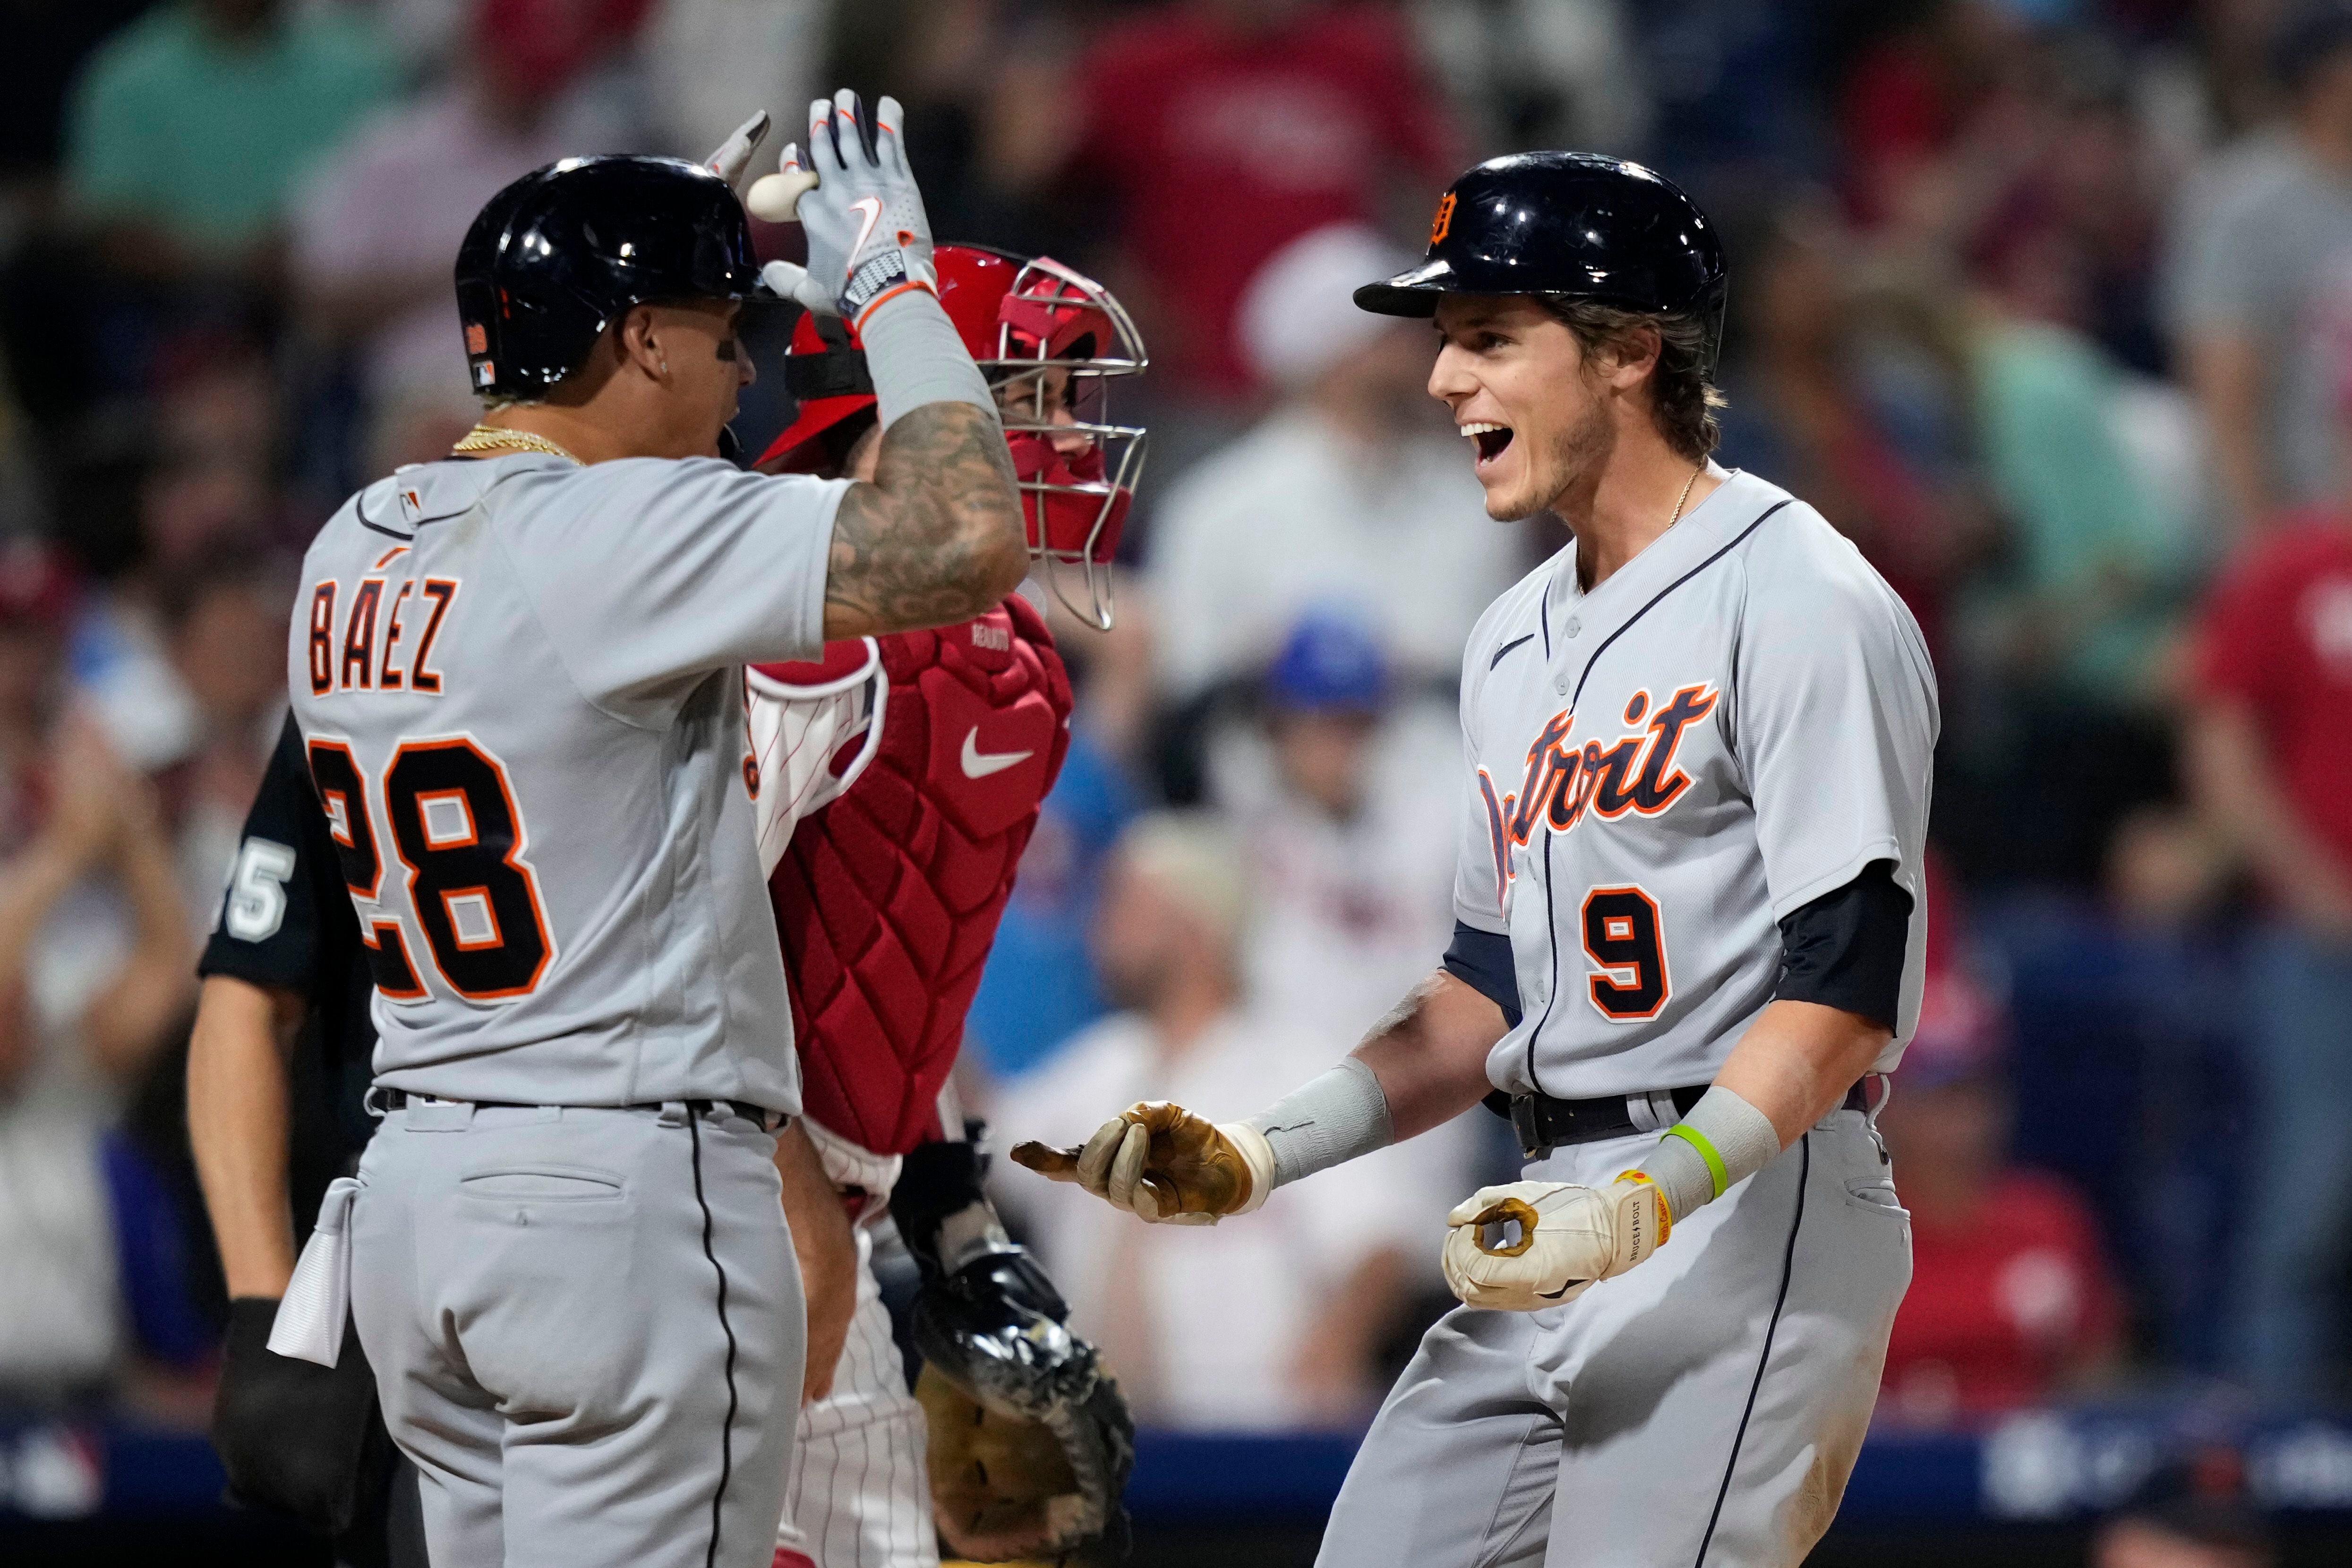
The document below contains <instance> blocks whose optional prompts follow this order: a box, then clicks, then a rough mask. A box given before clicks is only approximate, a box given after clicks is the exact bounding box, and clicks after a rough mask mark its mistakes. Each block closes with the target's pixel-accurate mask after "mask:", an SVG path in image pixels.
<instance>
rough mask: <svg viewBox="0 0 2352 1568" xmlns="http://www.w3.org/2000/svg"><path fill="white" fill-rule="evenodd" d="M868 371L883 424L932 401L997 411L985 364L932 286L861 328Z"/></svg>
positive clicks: (889, 305) (887, 303) (878, 310)
mask: <svg viewBox="0 0 2352 1568" xmlns="http://www.w3.org/2000/svg"><path fill="white" fill-rule="evenodd" d="M859 336H860V338H861V339H862V340H863V341H864V342H865V345H866V374H867V375H869V376H871V377H872V378H873V381H874V402H875V405H876V413H877V417H878V418H879V419H880V420H881V421H882V428H884V429H885V430H887V429H888V428H889V427H890V426H891V424H892V423H893V422H894V421H896V420H897V419H898V416H900V415H902V414H905V413H906V412H908V410H909V409H913V408H919V407H920V406H921V405H924V404H926V403H971V404H977V405H979V406H981V407H982V408H985V409H987V410H988V411H989V412H990V413H991V414H994V413H995V412H996V399H995V397H994V396H992V395H991V394H990V392H989V390H988V383H987V381H986V380H985V379H984V378H983V377H982V375H981V374H980V367H979V366H978V365H976V364H974V363H971V352H970V351H969V350H967V349H966V348H965V347H964V346H963V339H961V337H959V336H957V335H956V330H955V323H954V322H952V321H949V320H948V313H947V311H946V310H942V309H940V302H939V300H938V299H936V298H935V297H934V296H933V295H932V294H931V293H930V292H929V290H928V289H907V290H906V291H905V292H904V293H901V294H898V295H897V296H895V297H893V298H891V299H888V300H884V301H883V302H882V303H881V304H879V305H877V306H876V307H874V310H873V312H872V313H871V314H870V315H868V316H867V317H866V325H865V326H864V327H863V328H861V329H860V330H859Z"/></svg>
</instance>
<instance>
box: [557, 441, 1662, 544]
mask: <svg viewBox="0 0 2352 1568" xmlns="http://www.w3.org/2000/svg"><path fill="white" fill-rule="evenodd" d="M567 455H568V454H567ZM1705 472H1706V464H1705V463H1701V464H1700V465H1699V466H1698V467H1697V468H1693V469H1692V470H1691V477H1690V478H1689V479H1685V480H1684V481H1683V493H1682V494H1680V495H1678V496H1676V497H1675V515H1674V516H1672V517H1670V518H1668V519H1666V526H1667V527H1668V528H1672V527H1674V525H1675V524H1676V523H1678V522H1680V521H1682V520H1683V507H1684V506H1685V504H1686V503H1687V502H1688V501H1689V500H1690V493H1691V487H1692V486H1693V485H1695V484H1696V483H1698V477H1699V476H1700V475H1701V474H1703V473H1705Z"/></svg>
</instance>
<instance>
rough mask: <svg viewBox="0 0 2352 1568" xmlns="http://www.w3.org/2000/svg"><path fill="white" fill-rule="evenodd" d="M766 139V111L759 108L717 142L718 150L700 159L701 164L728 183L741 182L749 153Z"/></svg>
mask: <svg viewBox="0 0 2352 1568" xmlns="http://www.w3.org/2000/svg"><path fill="white" fill-rule="evenodd" d="M767 139H768V111H767V110H764V109H763V110H760V112H759V113H757V114H755V115H753V116H751V119H749V120H747V121H743V123H742V124H740V125H738V126H737V127H736V128H735V133H734V134H733V135H732V136H730V137H729V138H727V140H726V141H724V142H720V143H719V150H718V151H717V152H715V153H711V154H710V156H709V157H708V158H705V159H704V160H703V161H702V166H703V167H704V168H706V169H708V170H709V171H710V172H711V173H712V174H716V175H718V176H719V178H720V179H722V180H724V181H726V182H727V183H728V184H730V185H740V184H742V183H743V174H744V172H745V171H746V170H748V169H750V168H751V154H752V153H756V152H758V151H759V150H760V143H761V142H764V141H766V140H767Z"/></svg>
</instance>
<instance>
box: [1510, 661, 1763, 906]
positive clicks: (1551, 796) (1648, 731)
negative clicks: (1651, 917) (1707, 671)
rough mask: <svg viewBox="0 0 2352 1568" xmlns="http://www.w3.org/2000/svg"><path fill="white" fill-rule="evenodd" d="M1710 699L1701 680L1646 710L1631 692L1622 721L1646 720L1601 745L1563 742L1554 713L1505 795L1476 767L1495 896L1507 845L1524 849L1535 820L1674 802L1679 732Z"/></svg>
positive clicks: (1709, 706) (1565, 721)
mask: <svg viewBox="0 0 2352 1568" xmlns="http://www.w3.org/2000/svg"><path fill="white" fill-rule="evenodd" d="M1716 697H1717V692H1716V689H1715V688H1714V687H1713V686H1712V685H1710V684H1707V683H1706V682H1701V683H1700V684H1699V685H1696V686H1685V687H1683V688H1682V689H1679V690H1677V691H1676V692H1675V694H1674V697H1673V698H1672V699H1671V700H1669V701H1668V702H1667V703H1666V705H1665V706H1664V707H1663V708H1660V709H1659V710H1657V711H1656V712H1654V713H1651V712H1650V711H1649V709H1650V694H1649V693H1648V692H1647V691H1636V692H1635V693H1633V700H1632V701H1631V702H1628V703H1627V704H1626V705H1625V722H1626V723H1628V724H1640V723H1641V722H1642V720H1643V715H1644V714H1648V717H1649V723H1648V725H1647V726H1646V727H1645V728H1644V729H1643V730H1641V731H1637V732H1636V733H1633V734H1631V735H1622V736H1620V737H1619V738H1618V739H1617V740H1616V741H1615V742H1611V743H1608V744H1603V743H1602V742H1601V741H1599V740H1598V739H1595V740H1591V741H1587V742H1584V744H1583V745H1581V746H1577V745H1572V744H1570V740H1569V736H1570V731H1573V730H1574V729H1575V727H1576V717H1575V715H1574V714H1572V713H1569V712H1566V711H1562V712H1559V713H1555V714H1553V715H1552V716H1551V718H1550V719H1549V721H1546V723H1545V724H1544V727H1543V729H1542V731H1540V732H1538V734H1537V736H1536V739H1535V744H1533V745H1532V746H1529V747H1528V765H1527V772H1526V773H1524V774H1523V775H1522V776H1521V777H1520V780H1519V787H1518V788H1517V789H1516V790H1514V791H1512V792H1511V793H1510V794H1508V795H1496V791H1495V780H1494V776H1493V775H1492V774H1491V773H1488V772H1487V771H1486V769H1485V768H1480V769H1479V770H1478V795H1479V799H1480V800H1481V801H1482V802H1484V803H1485V805H1486V830H1487V835H1488V837H1489V838H1490V839H1491V841H1492V844H1493V847H1494V851H1495V887H1496V896H1497V898H1498V900H1499V898H1500V895H1501V891H1502V889H1507V888H1508V887H1509V886H1510V882H1511V877H1512V868H1511V847H1512V846H1513V845H1517V846H1519V847H1526V845H1527V842H1528V839H1529V838H1531V837H1534V835H1535V830H1536V825H1537V824H1538V822H1540V823H1542V824H1543V825H1544V826H1547V827H1549V828H1550V829H1551V831H1553V832H1554V833H1566V832H1568V831H1569V830H1570V829H1571V828H1573V827H1574V826H1576V825H1577V824H1578V823H1579V822H1581V821H1582V820H1583V819H1584V816H1585V814H1586V813H1587V812H1588V811H1589V812H1591V813H1592V814H1594V815H1595V816H1601V817H1602V818H1605V819H1608V820H1612V821H1613V820H1615V819H1616V818H1618V817H1620V816H1624V815H1625V814H1626V813H1627V812H1629V811H1630V812H1633V813H1635V814H1636V815H1638V816H1657V815H1658V814H1659V813H1660V812H1662V811H1664V810H1665V809H1666V807H1668V806H1670V805H1673V804H1674V803H1675V801H1677V800H1679V799H1681V798H1682V794H1683V791H1685V790H1686V789H1688V788H1689V787H1690V782H1691V781H1690V775H1689V774H1688V773H1685V772H1683V771H1682V769H1680V768H1678V767H1676V766H1675V749H1676V748H1677V747H1679V746H1680V745H1681V744H1682V741H1683V733H1684V731H1686V730H1688V729H1689V728H1690V727H1691V726H1692V725H1693V724H1696V723H1697V722H1698V721H1700V720H1701V719H1704V718H1706V716H1707V715H1708V714H1709V713H1712V712H1713V711H1715V700H1716Z"/></svg>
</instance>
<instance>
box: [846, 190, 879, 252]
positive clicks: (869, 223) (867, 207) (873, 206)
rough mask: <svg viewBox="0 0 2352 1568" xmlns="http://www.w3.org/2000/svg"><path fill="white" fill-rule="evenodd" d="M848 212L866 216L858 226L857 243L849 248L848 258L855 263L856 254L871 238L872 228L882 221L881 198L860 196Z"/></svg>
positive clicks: (851, 204) (850, 205)
mask: <svg viewBox="0 0 2352 1568" xmlns="http://www.w3.org/2000/svg"><path fill="white" fill-rule="evenodd" d="M849 210H850V211H851V212H856V213H864V214H865V215H866V221H865V222H864V223H863V224H861V225H859V226H858V229H857V243H856V244H855V245H853V246H851V247H849V258H850V259H851V260H852V261H855V260H856V259H857V253H858V252H859V251H862V250H864V249H865V248H866V241H867V240H868V239H870V238H872V237H873V235H874V226H875V225H876V224H877V223H880V222H881V221H882V198H881V197H880V196H860V197H858V198H857V199H856V201H854V202H852V203H850V204H849Z"/></svg>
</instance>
